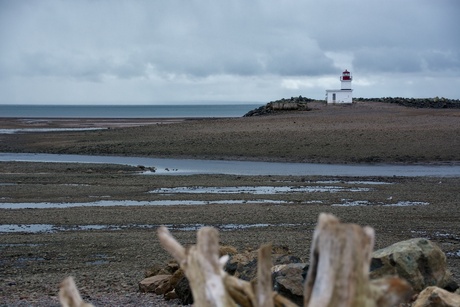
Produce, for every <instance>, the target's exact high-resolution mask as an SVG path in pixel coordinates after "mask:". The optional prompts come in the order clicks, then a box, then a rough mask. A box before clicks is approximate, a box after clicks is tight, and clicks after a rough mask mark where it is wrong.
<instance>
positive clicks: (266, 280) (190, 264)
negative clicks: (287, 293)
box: [158, 227, 296, 307]
mask: <svg viewBox="0 0 460 307" xmlns="http://www.w3.org/2000/svg"><path fill="white" fill-rule="evenodd" d="M158 237H159V239H160V242H161V244H162V245H163V247H164V248H165V249H166V250H167V251H168V252H169V253H170V254H171V255H172V256H173V257H174V258H175V259H176V260H177V262H178V263H179V264H180V266H181V268H182V269H183V270H184V272H185V275H186V276H187V278H188V280H189V283H190V288H191V289H192V293H193V300H194V303H195V305H196V306H236V305H237V304H238V305H240V306H243V307H253V306H261V307H262V306H264V307H265V306H266V307H271V306H286V307H290V306H296V305H295V304H293V303H291V302H290V301H289V300H287V299H286V298H283V297H282V296H280V295H277V294H276V293H275V292H273V291H272V286H271V273H270V268H271V246H270V245H267V246H264V247H262V248H261V249H260V250H259V260H258V269H259V271H258V275H257V276H258V282H257V286H256V288H255V289H254V288H253V286H252V284H251V283H249V282H247V281H244V280H240V279H238V278H236V277H234V276H230V275H228V274H227V273H226V272H225V271H224V269H223V267H224V265H225V263H226V262H227V260H228V256H223V257H222V258H220V259H219V234H218V232H217V230H216V229H214V228H212V227H203V228H201V229H200V230H198V234H197V244H196V245H194V246H192V247H190V248H189V249H185V248H184V247H183V246H182V245H180V243H179V242H177V241H176V239H174V237H173V236H172V235H171V234H170V232H169V231H168V230H167V229H166V228H165V227H160V228H159V229H158Z"/></svg>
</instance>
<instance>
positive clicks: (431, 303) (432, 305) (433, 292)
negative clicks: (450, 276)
mask: <svg viewBox="0 0 460 307" xmlns="http://www.w3.org/2000/svg"><path fill="white" fill-rule="evenodd" d="M438 306H439V307H458V306H460V295H458V294H455V293H451V292H449V291H446V290H444V289H441V288H438V287H428V288H426V289H425V290H423V291H422V292H420V294H419V295H418V297H417V300H416V301H415V302H414V303H413V304H412V307H438Z"/></svg>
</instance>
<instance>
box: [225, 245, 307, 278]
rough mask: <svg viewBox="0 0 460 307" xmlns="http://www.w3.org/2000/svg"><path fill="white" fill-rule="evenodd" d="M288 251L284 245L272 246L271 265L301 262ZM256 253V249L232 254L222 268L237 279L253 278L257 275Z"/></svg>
mask: <svg viewBox="0 0 460 307" xmlns="http://www.w3.org/2000/svg"><path fill="white" fill-rule="evenodd" d="M290 253H291V252H290V250H289V248H287V247H285V246H273V247H272V263H273V265H278V264H288V263H300V262H302V261H301V259H300V258H298V257H295V256H292V255H290ZM257 255H258V250H255V251H247V252H244V253H240V254H235V255H232V256H230V259H229V261H228V262H227V264H226V265H225V267H224V269H225V271H226V272H227V273H229V274H230V275H233V276H235V277H238V278H239V279H242V280H246V281H251V280H254V279H255V277H256V275H257Z"/></svg>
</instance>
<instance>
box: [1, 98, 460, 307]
mask: <svg viewBox="0 0 460 307" xmlns="http://www.w3.org/2000/svg"><path fill="white" fill-rule="evenodd" d="M309 112H313V113H309ZM309 112H300V113H283V114H279V115H273V116H269V117H261V118H243V119H241V118H236V119H207V120H192V121H188V120H187V121H178V122H175V123H170V124H168V125H161V124H153V125H148V126H139V127H118V128H116V127H114V128H111V129H107V130H98V131H85V132H82V131H73V132H47V133H34V134H33V135H32V134H8V135H1V136H0V139H1V141H2V142H0V144H1V145H0V148H1V150H0V151H3V152H48V153H75V154H95V155H96V154H98V155H104V154H107V155H119V154H122V155H132V156H159V157H160V156H163V157H194V158H213V159H224V158H232V159H240V160H259V161H295V162H302V161H309V162H323V163H338V162H341V163H358V162H361V163H364V162H372V161H375V162H385V163H426V164H444V165H449V164H458V161H460V157H459V155H460V150H459V149H460V148H459V146H460V144H459V142H460V140H459V138H458V135H460V133H459V132H460V121H458V119H459V118H460V116H459V111H457V110H426V109H425V110H417V109H408V108H404V107H399V106H387V105H381V104H375V105H374V104H369V103H368V104H363V105H359V104H358V105H353V106H350V108H346V107H344V106H337V107H331V108H329V107H327V108H326V107H318V109H317V110H313V111H309ZM377 119H378V120H377ZM0 122H1V121H0ZM5 126H6V124H5ZM5 126H2V127H0V128H6V127H5ZM385 142H386V143H385ZM347 144H348V145H347ZM143 171H144V170H143V168H142V167H137V166H128V165H113V164H80V163H34V162H1V163H0V225H10V226H9V227H10V229H13V230H14V229H16V230H15V231H9V232H8V231H5V232H2V233H0V264H1V266H0V298H1V300H2V301H8V302H16V303H17V302H20V301H22V302H26V303H27V302H28V303H29V304H32V305H35V304H34V303H33V302H35V301H40V300H41V301H43V300H44V299H47V300H48V303H50V302H51V303H54V304H55V303H56V302H57V299H56V295H57V292H58V284H59V282H60V281H61V280H62V279H64V278H65V277H66V276H69V275H72V276H74V277H75V280H76V283H77V285H78V286H79V287H80V289H81V292H82V295H83V297H84V298H85V299H86V300H89V301H91V300H92V301H93V302H97V300H98V299H99V298H100V297H101V295H106V296H110V297H112V298H114V297H118V298H120V299H123V300H125V301H123V302H126V300H127V299H128V298H129V299H130V300H131V301H133V302H135V301H137V302H139V300H144V299H146V300H157V299H158V298H157V297H155V296H154V295H149V296H140V295H139V294H138V293H137V283H138V282H139V281H140V280H141V279H142V278H143V274H144V271H145V270H146V269H147V268H149V267H150V266H152V265H153V264H155V263H164V262H166V261H167V260H169V259H170V258H171V257H170V256H169V255H168V254H167V253H166V252H165V251H164V250H163V249H162V248H161V247H160V245H159V242H158V239H157V237H156V233H155V229H156V227H157V226H158V225H168V226H169V227H170V228H171V230H172V233H173V235H174V236H175V237H176V238H178V240H179V241H180V242H181V243H182V244H184V245H190V244H194V242H195V241H196V231H195V230H196V229H197V227H201V226H203V225H206V226H215V227H217V228H219V229H220V230H221V231H220V240H221V243H222V244H224V245H232V246H234V247H236V248H237V249H239V250H245V249H256V248H258V246H260V245H261V244H263V243H267V242H272V243H273V244H274V245H283V246H287V247H289V249H290V250H291V252H292V254H294V255H296V256H298V257H300V258H302V259H304V260H305V261H308V257H309V247H310V242H311V237H312V234H313V230H314V227H315V225H316V221H317V218H318V215H319V214H320V213H321V212H329V213H332V214H335V215H336V216H337V217H338V218H339V219H341V220H342V221H343V222H350V223H357V224H359V225H369V226H372V227H373V228H374V229H375V231H376V246H375V249H378V248H382V247H386V246H388V245H391V244H393V243H396V242H398V241H402V240H406V239H410V238H415V237H424V238H428V239H430V240H432V241H434V242H436V243H437V244H439V245H440V247H441V248H442V250H443V251H444V252H445V253H446V255H447V261H448V266H449V268H450V269H451V270H452V272H453V274H454V278H455V279H456V280H457V281H460V257H459V251H460V227H459V222H458V221H460V210H459V201H460V188H459V187H460V178H458V177H432V176H430V177H400V176H391V177H379V176H366V177H346V176H268V175H264V176H240V175H219V174H194V175H186V176H185V175H175V176H159V175H155V174H153V175H148V176H146V175H142V172H143ZM238 187H242V188H241V190H240V191H239V192H237V193H234V192H235V190H238ZM187 190H188V191H193V193H183V192H184V191H187ZM225 191H227V193H224V192H225ZM229 191H231V192H232V193H230V192H229ZM251 191H252V192H251ZM253 191H256V192H253ZM101 201H114V202H122V201H130V202H139V205H130V206H98V205H97V203H98V202H101ZM162 201H163V202H165V203H167V202H172V201H175V202H177V203H176V204H175V205H158V203H161V202H162ZM194 201H199V202H204V203H200V204H194V203H193V202H194ZM184 202H189V203H184ZM11 203H17V204H19V203H51V204H54V206H53V207H51V208H23V209H12V208H2V204H11ZM78 203H87V204H93V203H95V205H88V206H79V205H78ZM60 204H62V206H61V207H60ZM69 204H70V205H69ZM71 204H74V206H72V205H71ZM75 204H76V205H75ZM398 204H405V205H398ZM33 225H50V228H49V229H50V230H49V231H47V230H46V229H45V231H39V232H35V231H32V230H31V228H33ZM229 225H233V226H232V227H230V226H229ZM96 226H97V227H96ZM7 228H8V227H7ZM53 229H54V230H55V231H53ZM11 305H14V304H13V303H11ZM141 305H142V304H141Z"/></svg>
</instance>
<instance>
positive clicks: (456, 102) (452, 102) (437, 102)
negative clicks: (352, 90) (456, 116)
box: [353, 97, 460, 109]
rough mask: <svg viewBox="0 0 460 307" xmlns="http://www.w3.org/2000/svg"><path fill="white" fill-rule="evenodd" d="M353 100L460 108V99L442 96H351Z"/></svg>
mask: <svg viewBox="0 0 460 307" xmlns="http://www.w3.org/2000/svg"><path fill="white" fill-rule="evenodd" d="M353 101H355V102H358V101H375V102H385V103H394V104H398V105H402V106H405V107H412V108H431V109H460V99H448V98H444V97H441V98H439V97H434V98H403V97H383V98H353Z"/></svg>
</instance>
